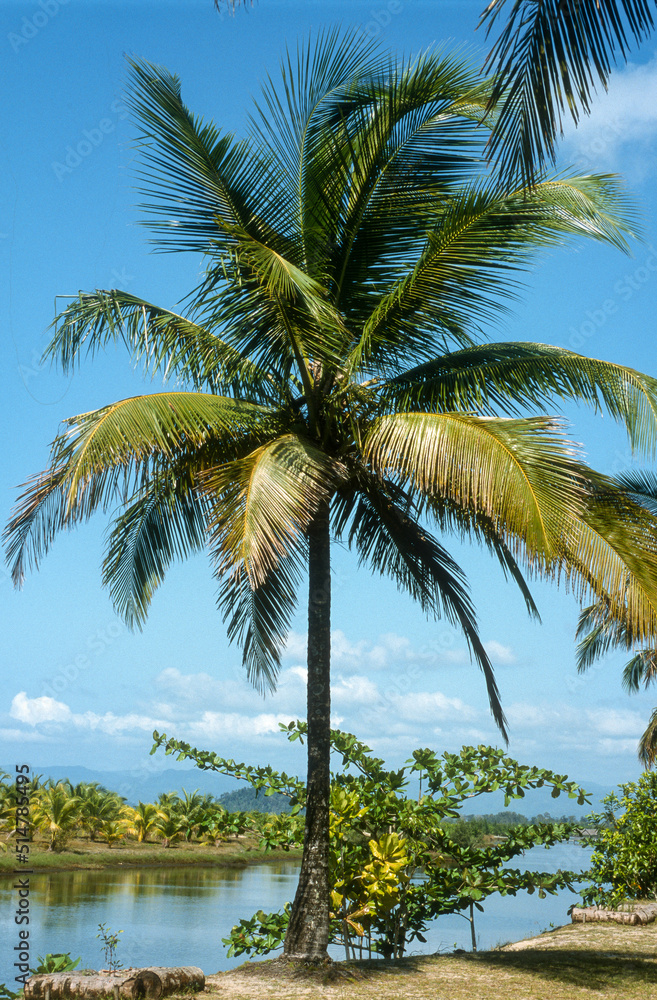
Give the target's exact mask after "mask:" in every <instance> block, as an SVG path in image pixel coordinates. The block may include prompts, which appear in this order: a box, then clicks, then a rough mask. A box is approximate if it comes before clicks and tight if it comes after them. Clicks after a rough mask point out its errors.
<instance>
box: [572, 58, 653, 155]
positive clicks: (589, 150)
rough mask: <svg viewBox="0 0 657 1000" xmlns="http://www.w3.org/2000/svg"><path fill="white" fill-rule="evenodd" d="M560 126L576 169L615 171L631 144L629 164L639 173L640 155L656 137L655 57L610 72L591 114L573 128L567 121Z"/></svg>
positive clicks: (646, 150) (647, 149) (583, 117)
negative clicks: (643, 62)
mask: <svg viewBox="0 0 657 1000" xmlns="http://www.w3.org/2000/svg"><path fill="white" fill-rule="evenodd" d="M564 124H565V128H564V131H565V138H564V152H565V153H566V155H567V156H568V157H574V158H577V159H578V160H579V162H578V163H577V164H576V165H577V167H578V168H579V167H582V168H583V169H585V170H587V171H588V170H593V169H597V168H600V167H605V166H606V167H614V168H616V167H617V166H618V159H619V156H620V155H621V153H622V151H623V147H624V146H625V145H627V144H632V146H633V149H632V159H631V161H630V165H631V167H632V168H633V170H634V171H635V172H637V171H638V172H639V173H642V172H643V169H644V168H645V166H646V164H642V162H641V160H642V159H643V157H642V154H645V153H646V152H648V151H649V149H650V147H651V145H652V144H653V142H654V140H655V138H657V57H656V58H653V59H652V61H651V62H649V63H647V64H645V65H643V66H637V65H635V64H632V63H630V64H629V65H628V66H627V67H625V68H624V69H623V70H619V71H614V72H613V73H612V75H611V77H610V80H609V90H608V92H607V93H604V91H601V92H600V93H599V95H598V97H597V98H596V100H595V103H594V105H593V109H592V112H591V114H590V115H588V116H582V118H581V119H580V123H579V125H578V127H577V128H575V127H574V125H572V124H571V123H570V121H569V120H568V121H565V123H564ZM624 166H625V164H624ZM624 172H627V171H626V170H624Z"/></svg>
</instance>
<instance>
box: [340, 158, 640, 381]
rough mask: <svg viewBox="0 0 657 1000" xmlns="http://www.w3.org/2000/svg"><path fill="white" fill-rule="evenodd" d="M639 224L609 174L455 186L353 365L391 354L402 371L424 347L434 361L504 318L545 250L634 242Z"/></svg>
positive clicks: (389, 292) (366, 327)
mask: <svg viewBox="0 0 657 1000" xmlns="http://www.w3.org/2000/svg"><path fill="white" fill-rule="evenodd" d="M632 226H633V212H632V209H631V207H630V205H629V203H628V200H627V198H626V196H625V194H624V192H623V190H622V187H621V186H620V184H619V183H618V182H617V181H616V180H615V179H614V178H613V177H610V176H607V175H600V176H597V177H590V178H575V177H571V178H567V179H559V178H557V179H553V180H545V181H543V182H542V183H540V184H536V186H535V187H534V188H532V189H531V190H529V189H520V190H514V191H511V192H510V191H509V190H508V189H506V188H502V187H499V186H490V185H488V186H487V185H485V184H482V183H479V184H471V185H466V186H464V187H463V188H461V189H460V190H457V191H453V192H451V194H450V197H449V198H448V199H446V200H445V201H444V203H443V204H441V205H436V208H435V212H434V214H433V219H432V224H431V228H430V229H429V231H428V233H427V236H426V239H425V241H424V243H423V246H422V247H421V248H420V249H419V252H418V254H417V255H416V258H415V260H414V261H412V262H410V263H408V264H405V266H404V268H403V271H402V273H401V274H400V273H399V270H398V269H397V270H395V269H393V270H392V281H390V282H389V283H388V284H387V286H385V289H384V292H383V294H380V293H379V294H377V295H376V297H373V299H372V304H373V308H372V309H371V312H370V314H369V315H368V317H367V318H366V319H365V320H364V323H363V326H362V333H361V335H360V337H359V340H358V343H357V344H356V345H355V346H354V348H353V350H352V352H351V354H350V357H349V361H348V369H349V370H350V371H358V370H361V369H362V370H369V369H370V368H371V366H372V365H373V363H376V362H378V363H379V364H381V360H383V359H385V362H384V364H385V365H386V366H387V368H388V370H389V372H390V375H393V374H398V373H399V372H400V371H403V368H402V367H401V365H400V362H399V358H404V359H408V358H411V359H414V358H417V357H418V354H419V352H420V351H422V352H423V353H424V358H422V359H421V360H429V359H430V358H431V357H435V354H436V351H437V350H440V348H441V346H442V342H444V341H445V339H449V338H450V337H453V336H454V333H455V332H456V333H457V334H458V335H459V336H460V337H463V336H464V334H467V333H470V334H471V335H475V336H476V335H479V334H480V333H481V331H482V324H484V323H485V322H486V321H493V322H494V321H496V320H497V319H498V318H499V314H500V310H501V309H503V307H504V304H505V301H508V300H509V299H510V298H512V297H513V296H514V294H515V292H516V288H517V275H518V274H519V272H520V271H522V270H524V269H526V267H527V264H528V262H529V261H530V260H531V259H533V258H535V256H536V254H537V252H538V250H540V249H542V248H545V247H550V246H560V245H563V244H565V243H566V242H567V241H568V240H570V239H572V238H573V237H578V236H580V237H581V236H586V237H588V238H593V239H597V240H600V241H603V242H607V243H611V244H613V245H615V246H617V247H620V248H622V249H627V238H628V236H630V235H631V234H632V233H633V229H632ZM415 232H416V234H417V230H415ZM418 331H424V332H420V333H419V334H418ZM432 337H436V340H435V341H433V343H432ZM407 365H408V362H407V364H406V366H405V367H407ZM384 370H385V369H384ZM379 371H380V369H379Z"/></svg>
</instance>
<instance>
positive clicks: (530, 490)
mask: <svg viewBox="0 0 657 1000" xmlns="http://www.w3.org/2000/svg"><path fill="white" fill-rule="evenodd" d="M364 451H365V454H366V455H367V456H368V457H369V459H370V461H371V462H372V465H373V467H374V469H375V470H376V471H377V472H378V473H379V474H382V475H387V476H390V475H397V476H399V477H401V478H402V480H405V481H408V482H409V483H410V484H411V485H412V488H413V489H416V490H418V491H419V492H420V493H422V494H424V495H426V496H428V497H431V496H436V497H440V496H445V497H447V498H448V499H449V500H451V501H452V502H453V503H455V504H458V505H459V506H461V507H463V508H465V509H467V510H474V511H476V512H478V513H482V514H483V515H485V516H486V517H487V518H488V519H490V522H491V524H492V527H493V529H494V531H495V532H496V533H497V534H499V535H500V536H501V537H502V538H503V539H504V540H505V541H506V542H507V543H509V544H510V545H511V548H512V552H513V553H514V556H515V555H517V553H518V551H523V552H524V554H525V557H526V558H527V560H528V562H529V564H530V565H536V566H537V567H538V568H539V570H540V571H544V570H546V569H547V567H548V566H550V565H551V563H552V560H553V559H554V558H555V557H556V556H557V554H558V553H559V551H560V549H561V544H562V538H563V527H564V521H565V520H566V519H567V518H568V517H569V516H571V517H576V516H581V515H582V514H583V512H584V510H585V506H586V480H585V477H584V473H583V467H582V466H581V463H579V462H578V461H576V459H575V457H574V455H575V452H574V449H573V447H572V446H570V445H569V443H568V442H567V441H566V439H565V438H564V436H563V434H562V427H561V424H560V423H559V422H558V421H555V420H553V419H550V418H547V417H534V418H527V419H525V420H503V419H497V420H495V419H491V418H482V417H475V416H473V415H470V414H464V413H444V414H428V413H427V414H425V413H401V414H394V415H390V416H387V417H381V418H378V419H377V420H375V421H374V423H373V425H372V427H371V429H370V431H369V433H368V435H367V439H366V441H365V443H364Z"/></svg>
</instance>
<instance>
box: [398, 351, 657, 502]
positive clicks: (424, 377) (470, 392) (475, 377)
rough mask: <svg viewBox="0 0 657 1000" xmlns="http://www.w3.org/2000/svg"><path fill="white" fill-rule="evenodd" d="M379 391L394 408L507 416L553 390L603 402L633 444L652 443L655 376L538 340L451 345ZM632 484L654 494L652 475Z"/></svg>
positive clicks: (655, 439)
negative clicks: (453, 348) (454, 348)
mask: <svg viewBox="0 0 657 1000" xmlns="http://www.w3.org/2000/svg"><path fill="white" fill-rule="evenodd" d="M379 392H380V394H381V397H382V399H383V400H384V401H385V402H386V403H388V404H389V405H390V404H392V405H394V406H395V408H396V409H397V408H399V409H410V408H413V409H422V410H427V411H433V410H439V411H440V412H443V413H444V412H450V411H455V410H470V411H473V412H477V413H484V414H490V415H496V414H500V413H501V414H504V415H509V416H517V415H519V414H520V413H521V412H522V411H523V410H526V409H527V408H528V407H529V408H538V407H541V408H543V407H544V406H545V405H546V404H548V403H549V402H550V401H551V400H553V399H554V398H555V397H556V398H557V399H576V400H578V401H581V402H584V403H586V404H587V405H589V406H592V407H593V408H594V409H595V410H599V409H602V407H603V406H604V408H605V409H606V410H607V411H608V412H609V413H610V414H611V415H612V416H613V417H614V418H615V419H616V420H619V421H622V422H623V423H624V424H625V426H626V427H627V430H628V433H629V437H630V441H631V444H632V447H633V448H635V449H637V450H642V451H645V452H647V453H648V454H654V452H655V448H656V447H657V379H654V378H651V377H650V376H648V375H644V374H642V373H641V372H637V371H635V370H634V369H632V368H626V367H624V366H623V365H618V364H614V363H611V362H608V361H598V360H596V359H595V358H586V357H584V356H583V355H581V354H576V353H575V352H573V351H567V350H565V349H564V348H560V347H551V346H549V345H546V344H532V343H527V342H522V343H508V342H507V343H503V344H481V345H477V346H476V347H470V348H466V349H465V350H462V351H454V352H452V353H449V354H444V355H442V356H441V357H439V358H437V359H436V360H435V361H430V362H427V363H425V364H423V365H419V366H417V367H415V368H412V369H410V370H409V371H406V372H404V373H402V374H400V375H397V376H396V377H395V378H393V379H391V380H390V381H389V382H388V383H387V384H384V385H382V386H381V387H380V389H379ZM636 485H637V489H638V490H640V489H641V488H642V487H646V488H649V487H650V488H652V489H653V491H654V496H657V478H655V477H652V478H650V479H644V480H642V481H641V482H638V481H637V484H636ZM627 488H628V490H629V489H630V487H629V486H628V487H627Z"/></svg>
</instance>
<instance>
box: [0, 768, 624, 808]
mask: <svg viewBox="0 0 657 1000" xmlns="http://www.w3.org/2000/svg"><path fill="white" fill-rule="evenodd" d="M0 770H5V771H7V773H9V774H11V773H12V771H13V768H12V767H9V766H6V765H5V766H4V768H3V767H1V766H0ZM32 774H33V775H37V774H40V775H41V776H42V780H44V781H45V780H46V778H52V779H53V781H63V779H64V778H68V779H69V780H70V781H71V782H72V783H73V784H74V785H77V784H79V783H80V782H83V781H84V782H91V781H98V782H99V783H100V784H101V785H103V786H104V787H105V788H108V789H109V790H110V791H112V792H118V793H119V795H122V796H123V797H124V798H125V799H127V801H128V803H129V804H130V805H132V806H135V805H137V803H138V802H139V801H141V802H155V801H156V799H157V797H158V795H160V794H161V793H162V792H181V791H182V789H183V788H184V789H186V791H188V792H192V791H194V790H195V789H197V788H198V789H199V791H200V792H201V793H202V794H206V793H208V794H210V795H214V796H215V797H216V798H218V799H220V801H221V803H222V805H223V806H225V808H226V809H230V810H233V811H238V812H240V811H241V812H249V811H250V810H257V811H258V812H271V813H280V812H287V811H288V810H289V805H288V802H287V799H286V798H285V796H282V795H273V796H271V797H269V798H267V797H265V795H264V793H263V792H261V793H260V795H258V797H257V798H256V793H255V790H254V789H253V788H251V787H250V785H246V784H245V783H244V782H242V781H237V780H236V779H235V778H229V777H227V776H226V775H223V774H217V773H215V772H214V771H201V770H200V769H199V768H189V767H188V768H182V767H181V768H168V769H166V770H164V771H154V772H148V771H146V770H145V769H140V770H135V771H97V770H94V769H92V768H88V767H80V766H78V765H71V766H70V767H67V766H62V767H50V766H48V765H41V766H39V765H35V766H34V767H33V768H32ZM582 787H584V788H585V789H586V790H587V791H588V792H590V793H591V794H590V798H591V805H590V806H589V805H584V806H578V805H577V801H576V800H575V799H569V798H568V796H567V795H564V794H563V793H562V794H561V795H560V796H559V797H558V798H556V799H553V798H552V796H551V794H550V789H549V788H537V789H534V790H532V791H530V792H528V793H527V795H526V796H525V797H524V798H522V799H512V800H511V802H509V805H508V810H509V811H513V812H516V813H521V814H522V815H523V816H525V817H527V819H530V818H531V817H532V816H537V815H539V814H540V813H550V814H551V815H552V816H562V815H567V816H576V817H577V818H578V819H579V818H580V817H582V816H586V815H587V813H590V812H599V811H600V810H601V801H602V799H603V797H604V796H605V795H607V794H608V793H609V792H610V791H612V787H613V786H611V785H609V786H606V785H598V784H596V783H595V782H592V781H588V782H587V781H583V782H582ZM411 794H412V792H411ZM503 810H504V794H503V793H502V792H491V793H490V794H489V795H480V796H477V797H475V798H472V799H469V800H466V801H465V802H464V803H463V805H462V807H461V812H462V813H463V815H466V816H472V815H476V816H481V815H482V814H483V813H487V814H490V813H498V812H502V811H503Z"/></svg>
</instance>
